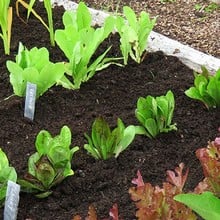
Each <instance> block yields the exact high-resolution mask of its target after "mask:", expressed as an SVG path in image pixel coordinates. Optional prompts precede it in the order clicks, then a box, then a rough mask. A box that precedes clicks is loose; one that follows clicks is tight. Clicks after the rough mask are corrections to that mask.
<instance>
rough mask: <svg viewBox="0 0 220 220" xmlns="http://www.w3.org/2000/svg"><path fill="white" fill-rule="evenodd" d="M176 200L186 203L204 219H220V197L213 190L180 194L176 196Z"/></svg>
mask: <svg viewBox="0 0 220 220" xmlns="http://www.w3.org/2000/svg"><path fill="white" fill-rule="evenodd" d="M174 200H176V201H178V202H181V203H183V204H185V205H186V206H188V207H189V208H191V209H192V210H193V211H195V212H196V213H198V214H199V215H200V216H201V217H202V218H203V219H204V220H210V219H211V220H219V219H220V199H219V198H217V197H216V196H214V195H213V193H211V192H204V193H202V194H195V193H187V194H179V195H176V196H174Z"/></svg>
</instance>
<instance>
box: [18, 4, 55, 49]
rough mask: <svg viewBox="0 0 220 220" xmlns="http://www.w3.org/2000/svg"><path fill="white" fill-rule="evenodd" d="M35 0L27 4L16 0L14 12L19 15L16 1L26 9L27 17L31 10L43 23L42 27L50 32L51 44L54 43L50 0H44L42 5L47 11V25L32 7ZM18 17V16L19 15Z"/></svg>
mask: <svg viewBox="0 0 220 220" xmlns="http://www.w3.org/2000/svg"><path fill="white" fill-rule="evenodd" d="M35 1H36V0H30V2H29V4H27V3H26V2H25V1H23V0H17V1H16V12H17V15H18V16H19V9H18V3H20V4H22V5H23V6H24V7H25V8H26V9H27V10H28V13H27V19H28V18H29V16H30V13H31V12H32V13H33V15H34V16H35V17H36V18H37V19H38V20H39V21H40V22H41V23H42V24H43V25H44V27H45V28H46V29H47V30H48V32H49V34H50V43H51V45H52V46H54V45H55V40H54V28H53V11H52V4H51V0H44V1H43V2H44V7H45V9H46V12H47V20H48V25H47V24H46V23H45V22H44V20H43V19H42V17H41V16H40V15H38V14H37V13H36V11H35V10H34V9H33V6H34V3H35ZM19 17H20V16H19Z"/></svg>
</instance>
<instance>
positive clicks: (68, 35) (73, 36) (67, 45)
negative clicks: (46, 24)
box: [55, 25, 80, 60]
mask: <svg viewBox="0 0 220 220" xmlns="http://www.w3.org/2000/svg"><path fill="white" fill-rule="evenodd" d="M79 37H80V36H79V33H78V32H77V29H76V28H75V27H74V26H72V25H69V26H67V27H66V28H65V29H64V30H59V29H58V30H56V31H55V41H56V43H57V45H58V46H59V47H60V49H61V50H62V51H63V52H64V54H65V56H66V57H67V58H68V60H71V58H72V53H73V48H74V46H75V44H76V42H78V41H79V39H80V38H79Z"/></svg>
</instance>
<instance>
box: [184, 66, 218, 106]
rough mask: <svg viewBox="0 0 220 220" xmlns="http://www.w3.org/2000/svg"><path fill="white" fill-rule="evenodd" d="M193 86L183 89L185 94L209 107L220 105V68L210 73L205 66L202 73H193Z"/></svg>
mask: <svg viewBox="0 0 220 220" xmlns="http://www.w3.org/2000/svg"><path fill="white" fill-rule="evenodd" d="M194 77H195V78H194V86H193V87H190V88H189V89H188V90H186V91H185V94H186V95H187V96H188V97H190V98H192V99H196V100H199V101H201V102H203V103H204V104H205V106H206V107H207V108H208V109H209V108H219V107H220V69H219V70H217V71H216V73H215V75H211V74H210V73H209V72H208V70H207V69H206V68H205V67H202V73H200V74H197V73H194Z"/></svg>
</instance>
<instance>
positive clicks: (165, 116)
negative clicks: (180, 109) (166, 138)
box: [135, 91, 177, 138]
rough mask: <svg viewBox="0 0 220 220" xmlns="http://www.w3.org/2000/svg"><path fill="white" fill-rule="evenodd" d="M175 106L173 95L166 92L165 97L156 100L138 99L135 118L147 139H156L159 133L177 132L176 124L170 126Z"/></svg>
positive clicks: (170, 92)
mask: <svg viewBox="0 0 220 220" xmlns="http://www.w3.org/2000/svg"><path fill="white" fill-rule="evenodd" d="M174 106H175V100H174V95H173V93H172V91H168V92H167V94H166V95H165V96H158V97H156V98H154V97H152V96H150V95H149V96H147V97H146V98H143V97H140V98H139V99H138V101H137V109H136V111H135V115H136V118H137V119H138V121H139V122H140V124H141V125H142V131H141V129H139V130H140V131H141V132H139V134H144V135H146V136H148V137H149V138H154V137H156V136H157V135H158V134H159V133H162V132H169V131H171V130H177V127H176V124H171V122H172V118H173V111H174Z"/></svg>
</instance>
